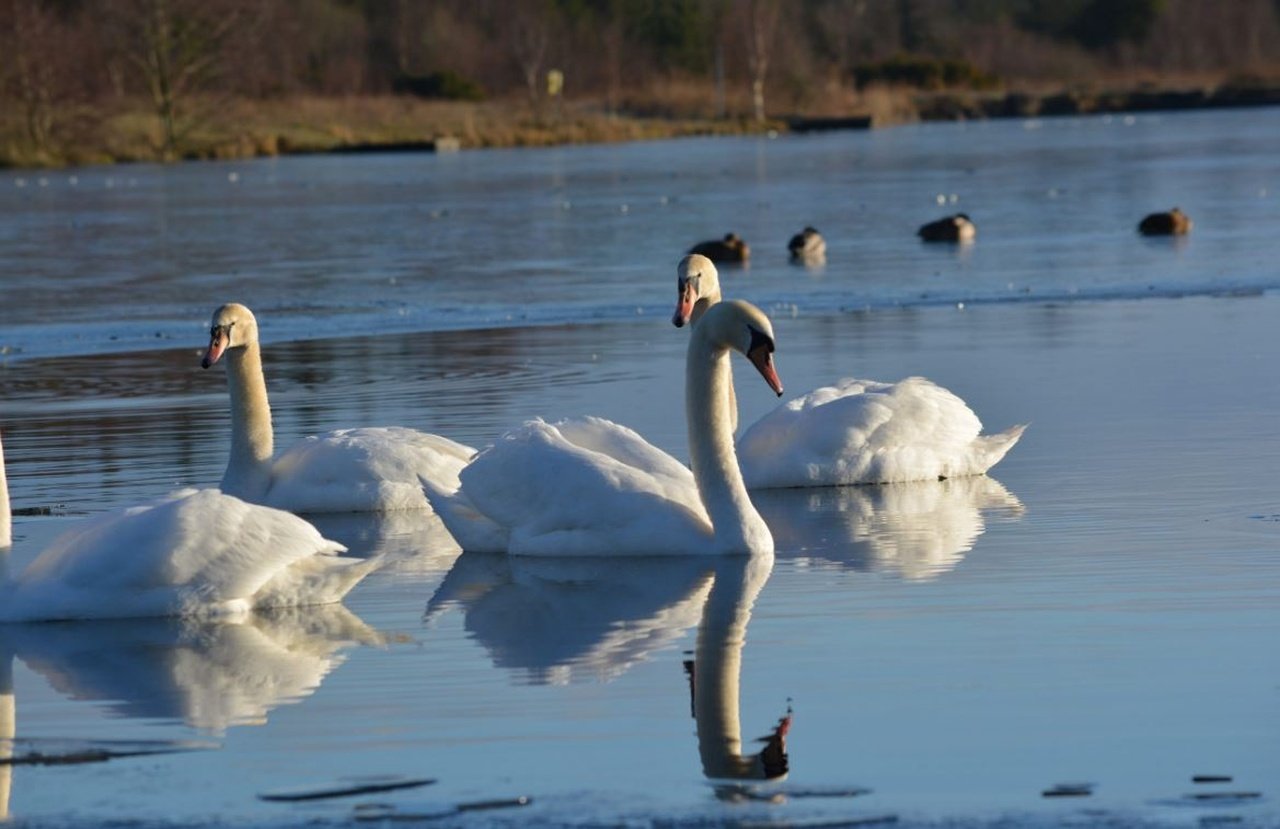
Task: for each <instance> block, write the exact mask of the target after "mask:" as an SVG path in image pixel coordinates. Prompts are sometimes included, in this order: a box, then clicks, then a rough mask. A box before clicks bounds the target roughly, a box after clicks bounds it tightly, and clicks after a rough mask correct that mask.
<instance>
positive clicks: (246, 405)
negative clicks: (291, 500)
mask: <svg viewBox="0 0 1280 829" xmlns="http://www.w3.org/2000/svg"><path fill="white" fill-rule="evenodd" d="M227 388H228V390H229V391H230V392H231V458H230V460H229V461H228V462H227V471H226V474H225V475H223V477H222V491H223V492H225V493H227V494H229V495H235V496H237V497H239V498H244V499H245V500H249V501H254V500H258V499H260V498H262V496H264V495H265V494H266V492H267V488H268V486H269V485H270V483H271V455H272V452H273V451H274V447H273V445H272V440H273V438H272V432H271V406H270V404H269V403H268V402H267V381H266V377H264V376H263V373H262V350H261V349H260V348H259V346H258V343H257V342H256V341H255V342H251V343H249V344H248V345H245V346H243V347H241V348H235V349H230V350H228V352H227Z"/></svg>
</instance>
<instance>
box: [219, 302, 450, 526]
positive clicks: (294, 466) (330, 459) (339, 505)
mask: <svg viewBox="0 0 1280 829" xmlns="http://www.w3.org/2000/svg"><path fill="white" fill-rule="evenodd" d="M223 354H225V355H226V362H227V387H228V389H229V390H230V393H231V458H230V460H229V461H228V463H227V471H226V473H225V474H224V475H223V477H222V491H223V492H225V493H227V494H228V495H235V496H237V497H240V498H243V499H245V500H246V501H252V502H254V503H256V504H266V505H267V506H271V507H277V508H278V509H286V510H289V511H290V512H313V513H314V512H387V511H391V510H401V509H429V508H430V504H429V503H428V502H427V500H426V498H425V497H424V496H423V494H422V487H421V486H420V485H419V483H418V479H419V478H420V477H424V478H427V479H429V480H432V481H435V482H437V483H438V485H440V486H441V487H444V488H454V487H456V486H457V485H458V472H459V471H460V470H461V469H462V467H463V466H465V465H466V463H467V461H468V460H469V459H470V458H471V457H472V456H473V455H474V454H475V450H474V449H472V448H471V447H469V446H464V445H462V444H460V443H456V442H455V441H452V440H449V439H448V438H444V437H440V436H439V435H432V434H427V433H425V432H419V431H416V430H414V429H405V428H401V427H381V428H363V429H340V430H337V431H334V432H329V433H328V434H324V435H313V436H311V437H308V438H304V439H303V440H301V441H299V442H298V443H297V444H295V445H294V446H293V447H291V448H290V449H288V450H286V451H285V452H283V453H281V454H280V456H279V457H277V458H275V459H274V460H273V459H272V452H273V438H272V431H271V407H270V405H269V404H268V402H267V382H266V379H265V378H264V377H263V374H262V350H261V347H260V346H259V344H258V322H257V320H256V319H255V318H254V316H253V312H251V311H250V310H249V309H248V308H246V307H245V306H243V305H239V304H236V303H230V304H227V305H223V306H222V307H220V308H218V309H217V310H216V311H214V312H213V320H212V323H211V326H210V332H209V348H208V350H207V351H206V352H205V355H204V360H203V361H202V365H203V366H204V367H205V368H209V367H210V366H211V365H213V364H214V363H216V362H218V359H219V358H220V357H222V356H223Z"/></svg>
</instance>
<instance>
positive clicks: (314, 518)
mask: <svg viewBox="0 0 1280 829" xmlns="http://www.w3.org/2000/svg"><path fill="white" fill-rule="evenodd" d="M307 520H308V521H310V522H311V523H312V525H314V526H315V528H316V529H317V530H319V531H320V534H321V535H323V536H324V537H325V538H330V539H333V540H334V541H337V542H338V543H340V544H342V545H343V546H345V547H346V548H347V552H346V553H345V555H348V556H357V557H359V558H377V559H379V560H380V561H381V562H382V564H380V565H379V567H378V569H379V570H380V571H381V570H390V571H392V572H395V573H412V574H415V575H420V576H429V575H433V574H439V573H443V572H445V571H446V570H448V569H449V568H450V567H451V566H452V565H453V562H454V559H456V558H457V557H458V555H459V554H460V553H461V552H462V548H461V547H459V546H458V542H456V541H454V540H453V536H452V535H450V534H449V531H448V530H446V529H445V528H444V522H442V521H441V520H440V517H439V516H438V515H436V514H435V513H434V512H431V511H429V510H418V509H414V510H395V511H393V512H332V513H315V514H313V515H308V516H307Z"/></svg>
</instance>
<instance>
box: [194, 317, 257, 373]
mask: <svg viewBox="0 0 1280 829" xmlns="http://www.w3.org/2000/svg"><path fill="white" fill-rule="evenodd" d="M257 341H258V320H257V319H255V318H254V316H253V312H252V311H250V310H249V309H248V308H246V307H245V306H243V305H241V304H240V303H238V302H228V303H227V304H226V305H223V306H222V307H220V308H219V309H218V310H216V311H214V312H213V319H212V320H211V321H210V322H209V347H208V348H207V349H206V350H205V352H204V359H203V360H201V361H200V365H201V366H202V367H204V368H208V367H209V366H211V365H213V364H214V363H216V362H218V359H219V358H220V357H222V354H223V352H224V351H226V350H227V349H228V348H243V347H244V346H246V345H248V344H249V343H255V342H257Z"/></svg>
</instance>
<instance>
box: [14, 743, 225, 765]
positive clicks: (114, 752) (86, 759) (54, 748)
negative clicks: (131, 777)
mask: <svg viewBox="0 0 1280 829" xmlns="http://www.w3.org/2000/svg"><path fill="white" fill-rule="evenodd" d="M0 746H4V747H5V748H7V749H9V750H8V751H6V752H3V754H9V756H7V757H6V756H0V766H74V765H81V764H84V763H105V762H106V761H108V760H115V759H117V758H120V757H143V756H146V755H150V754H176V753H177V752H180V751H203V750H205V749H212V748H217V747H218V746H217V744H215V743H198V742H186V741H175V740H67V739H41V738H22V739H16V740H0Z"/></svg>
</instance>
